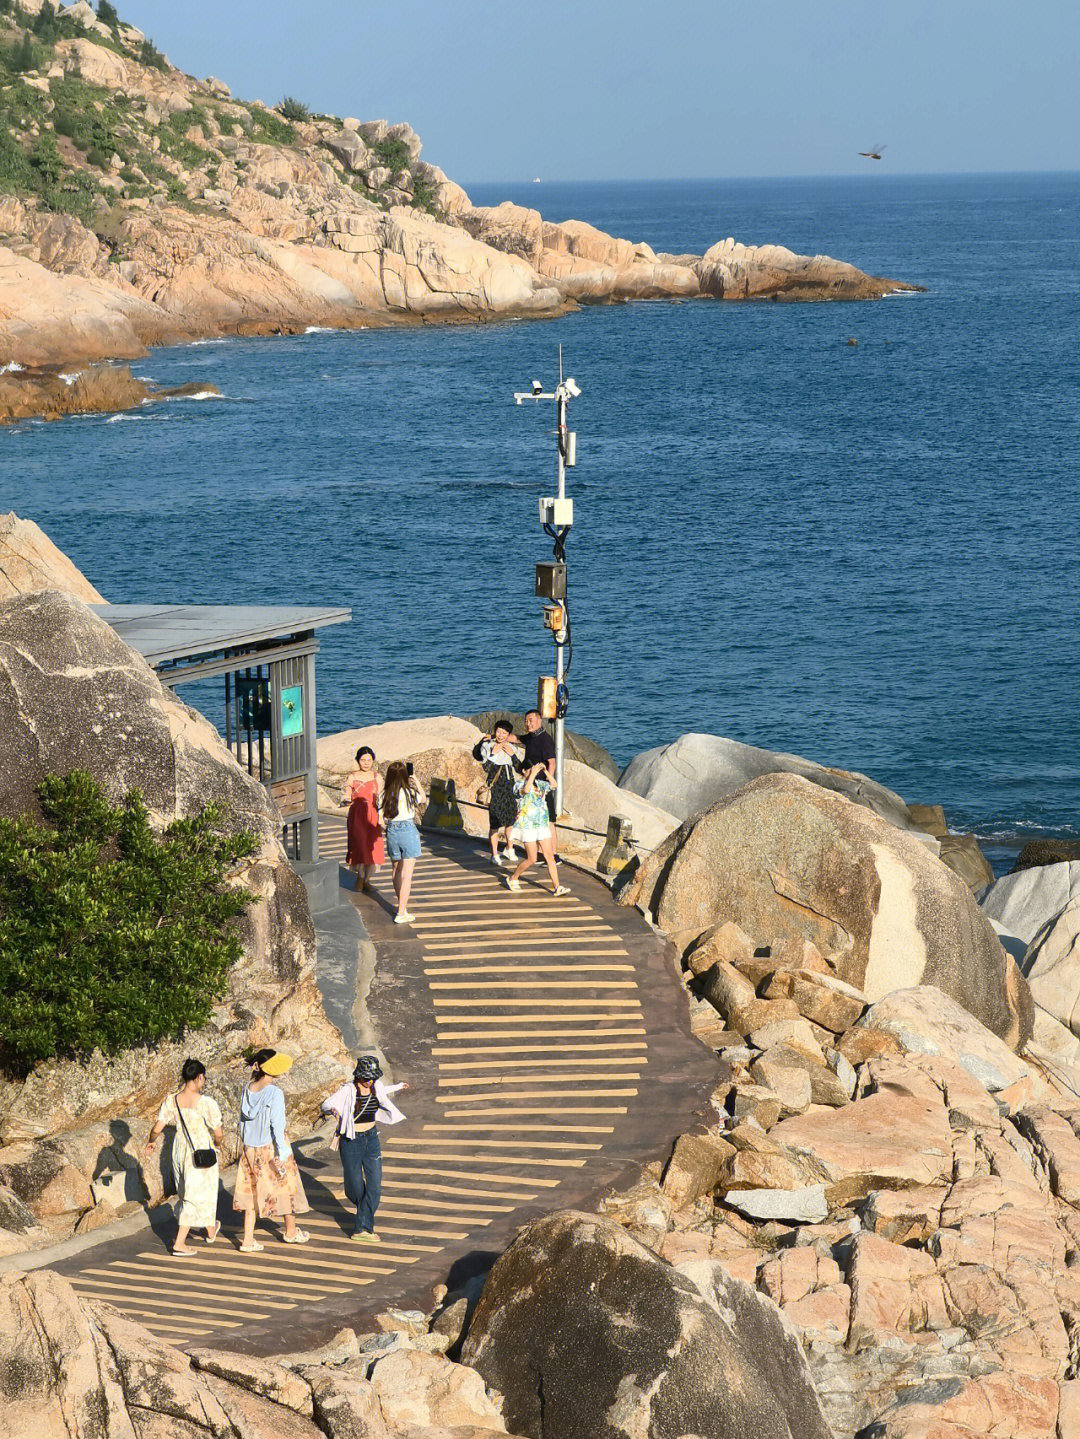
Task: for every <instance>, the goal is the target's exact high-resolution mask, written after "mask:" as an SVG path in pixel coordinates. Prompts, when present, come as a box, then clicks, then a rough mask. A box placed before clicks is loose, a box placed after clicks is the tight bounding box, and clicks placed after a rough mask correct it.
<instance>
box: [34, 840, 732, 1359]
mask: <svg viewBox="0 0 1080 1439" xmlns="http://www.w3.org/2000/svg"><path fill="white" fill-rule="evenodd" d="M321 842H322V844H323V846H324V852H325V853H326V854H328V855H332V854H335V853H337V854H339V855H342V856H343V854H344V825H343V824H342V823H341V822H340V821H337V820H330V819H327V820H326V821H324V827H323V832H322V837H321ZM539 875H540V871H539V868H538V869H537V870H534V871H533V872H532V876H531V877H530V878H532V879H533V882H531V883H530V882H529V879H528V878H527V880H526V882H525V884H524V887H523V890H522V892H521V893H520V894H511V893H510V892H509V891H508V890H507V889H506V888H505V886H504V884H503V881H502V872H501V871H497V870H494V869H493V868H492V867H491V865H490V863H489V862H488V856H487V851H486V848H483V847H481V846H478V845H476V844H475V843H473V842H470V841H467V840H464V839H461V838H458V837H456V836H454V837H451V836H437V835H436V836H425V838H424V857H423V858H422V859H421V861H420V862H419V863H418V865H417V870H416V880H415V884H414V889H413V901H412V903H411V905H410V907H411V909H412V911H413V913H414V914H415V915H416V916H417V921H416V924H415V925H414V926H413V927H411V928H409V927H405V926H395V925H394V924H393V922H392V914H393V908H392V899H393V894H392V888H391V884H390V873H389V867H386V868H385V869H384V870H382V871H381V872H380V875H379V879H378V884H377V888H376V893H375V894H373V895H371V896H357V897H356V901H355V902H356V903H357V904H358V907H359V908H360V911H361V914H362V916H363V920H364V924H365V926H366V928H367V930H368V933H369V934H370V936H371V938H372V940H373V941H374V943H375V946H376V949H377V952H378V966H377V970H376V975H375V979H374V981H373V983H372V987H371V991H370V994H369V996H368V1008H369V1010H370V1014H371V1017H372V1020H373V1022H374V1024H375V1027H376V1029H377V1031H378V1033H379V1035H380V1037H381V1042H382V1049H383V1051H384V1053H385V1054H386V1055H387V1057H388V1061H389V1063H390V1064H391V1066H392V1069H393V1078H395V1079H408V1080H409V1082H410V1085H411V1089H410V1090H409V1091H408V1092H406V1093H405V1094H404V1095H402V1096H400V1101H401V1107H402V1108H403V1109H404V1111H405V1113H406V1115H407V1116H408V1118H407V1122H406V1123H404V1124H401V1125H397V1126H395V1127H392V1128H387V1129H383V1130H382V1146H383V1156H384V1165H383V1180H384V1182H383V1200H382V1204H381V1206H380V1208H379V1212H378V1216H377V1229H378V1232H379V1234H380V1236H381V1238H382V1244H381V1246H380V1247H379V1248H375V1247H372V1248H370V1249H367V1248H365V1249H360V1248H358V1246H355V1245H353V1244H352V1243H351V1242H350V1241H349V1239H348V1233H349V1231H350V1228H351V1222H350V1221H351V1217H352V1216H351V1212H350V1211H348V1210H347V1209H346V1208H345V1206H344V1196H343V1192H342V1185H341V1169H340V1164H339V1162H338V1158H337V1156H336V1155H335V1154H332V1153H331V1152H330V1151H328V1150H327V1149H326V1148H325V1147H324V1146H323V1145H322V1144H321V1143H318V1142H317V1141H313V1142H310V1143H308V1144H306V1145H301V1146H298V1148H297V1158H298V1161H299V1163H300V1165H301V1169H302V1171H303V1174H304V1183H305V1188H306V1191H307V1194H308V1198H309V1200H310V1202H311V1205H312V1213H311V1214H310V1215H307V1216H305V1217H304V1218H303V1219H302V1220H301V1224H302V1226H303V1227H304V1228H306V1229H307V1230H309V1232H310V1233H311V1235H312V1241H311V1243H310V1244H308V1245H306V1246H304V1247H300V1248H291V1247H289V1248H287V1247H285V1246H284V1245H282V1244H281V1243H280V1242H279V1229H278V1226H277V1225H276V1224H274V1225H262V1226H260V1231H259V1232H260V1233H261V1237H262V1239H263V1241H264V1242H265V1245H266V1248H265V1250H264V1252H263V1253H261V1254H255V1255H245V1254H241V1253H239V1251H238V1250H237V1248H236V1244H237V1235H238V1228H239V1226H238V1224H237V1223H236V1220H237V1218H238V1216H235V1215H234V1214H233V1213H232V1210H231V1208H230V1207H229V1205H230V1204H231V1201H230V1200H229V1198H228V1196H225V1195H223V1196H222V1207H221V1214H222V1218H223V1219H224V1220H225V1232H224V1234H223V1235H222V1237H221V1238H220V1239H219V1240H218V1242H217V1244H216V1245H214V1246H213V1247H212V1248H211V1247H209V1246H205V1245H204V1244H203V1242H202V1240H201V1239H200V1240H196V1241H195V1243H196V1244H197V1246H198V1247H199V1254H198V1257H197V1258H194V1259H178V1258H173V1257H172V1256H171V1255H170V1253H169V1250H168V1243H169V1240H170V1238H171V1234H172V1232H173V1227H174V1226H173V1221H172V1218H171V1215H169V1214H168V1213H167V1212H166V1213H162V1212H160V1211H156V1212H155V1215H154V1219H153V1227H152V1228H151V1229H149V1230H147V1229H143V1230H142V1231H141V1232H140V1233H139V1234H136V1235H130V1236H128V1237H126V1238H121V1239H115V1240H111V1241H108V1240H107V1241H105V1242H103V1243H101V1244H99V1245H96V1246H95V1247H93V1248H91V1249H87V1250H84V1251H83V1252H82V1253H80V1254H78V1255H77V1256H74V1257H72V1258H70V1259H68V1260H65V1261H63V1262H61V1263H58V1264H56V1265H54V1266H53V1267H55V1268H57V1269H59V1270H60V1271H61V1272H63V1273H65V1274H67V1275H68V1277H69V1278H71V1279H72V1280H73V1282H74V1284H75V1287H76V1288H77V1289H78V1290H79V1292H80V1293H82V1294H85V1295H87V1296H92V1297H94V1298H97V1299H105V1300H108V1301H109V1302H110V1303H112V1304H115V1305H116V1306H117V1307H118V1308H119V1309H121V1310H122V1311H123V1312H124V1313H125V1314H127V1315H129V1316H130V1317H132V1318H133V1319H137V1320H139V1321H140V1322H141V1323H143V1324H146V1325H147V1326H148V1327H149V1328H151V1329H152V1330H154V1331H155V1332H156V1333H157V1334H159V1335H160V1336H161V1337H162V1338H164V1339H167V1340H169V1341H171V1342H174V1343H177V1344H180V1345H182V1346H184V1347H191V1346H194V1345H197V1344H212V1345H215V1346H218V1347H221V1348H227V1349H234V1350H243V1351H246V1352H251V1353H273V1352H282V1351H285V1350H295V1349H303V1348H307V1347H310V1346H314V1345H316V1344H319V1343H322V1342H323V1341H325V1340H326V1339H328V1338H329V1337H331V1336H332V1334H333V1333H334V1332H335V1330H337V1329H338V1328H340V1327H341V1326H342V1325H344V1324H349V1325H351V1326H353V1327H363V1326H364V1324H365V1323H366V1322H369V1321H370V1318H371V1316H372V1315H373V1314H374V1313H376V1312H377V1311H378V1310H380V1309H383V1308H386V1307H387V1306H390V1305H396V1306H400V1307H404V1308H414V1307H415V1308H424V1309H426V1308H428V1307H429V1306H430V1303H431V1290H432V1287H433V1286H434V1285H435V1284H437V1283H440V1282H443V1283H448V1284H449V1285H450V1286H451V1287H453V1286H454V1285H455V1284H457V1283H461V1282H463V1281H464V1280H465V1279H466V1278H468V1277H469V1275H470V1274H473V1273H475V1272H477V1271H478V1270H480V1269H483V1268H486V1267H487V1266H488V1265H489V1264H490V1262H491V1260H492V1259H493V1258H494V1257H495V1255H497V1254H498V1253H499V1252H500V1251H501V1249H502V1248H503V1247H504V1246H505V1244H506V1243H507V1241H508V1239H509V1238H510V1237H511V1235H512V1234H513V1232H514V1230H515V1229H516V1228H517V1227H518V1226H519V1225H521V1224H522V1223H524V1222H525V1221H527V1220H528V1219H531V1218H533V1217H535V1216H537V1215H539V1214H542V1213H544V1212H546V1211H547V1210H550V1209H553V1208H561V1207H567V1206H569V1207H583V1206H590V1205H593V1204H595V1202H596V1201H597V1200H598V1199H599V1197H600V1195H601V1194H602V1193H603V1192H604V1191H605V1190H606V1189H608V1188H609V1187H610V1186H611V1185H613V1184H615V1183H624V1182H629V1181H632V1179H633V1178H634V1176H635V1174H636V1173H637V1172H638V1170H639V1169H640V1166H641V1165H642V1164H643V1163H644V1162H646V1161H647V1160H649V1159H653V1158H658V1157H662V1156H664V1155H666V1153H667V1152H668V1150H669V1149H670V1145H671V1143H672V1140H673V1139H674V1137H675V1136H676V1135H677V1134H679V1133H682V1132H684V1131H685V1130H687V1129H689V1128H691V1127H692V1126H693V1125H694V1123H695V1122H696V1121H697V1120H698V1119H700V1118H702V1117H703V1116H705V1115H706V1114H707V1101H708V1096H709V1093H710V1092H711V1090H712V1088H713V1087H714V1085H715V1083H716V1081H717V1076H718V1067H717V1061H716V1059H715V1056H713V1055H712V1054H711V1053H710V1051H709V1050H707V1049H706V1048H705V1047H704V1046H703V1045H702V1044H700V1043H699V1042H698V1041H697V1040H696V1039H694V1038H693V1037H692V1036H691V1033H690V1024H689V1017H688V1013H687V1005H686V999H685V996H684V994H683V990H682V987H681V984H680V983H679V980H678V977H677V975H676V972H675V968H674V962H673V956H672V954H671V953H670V949H669V947H668V946H665V944H664V943H663V942H662V941H661V940H660V939H659V938H658V937H657V936H656V935H655V934H654V933H653V932H652V931H651V930H650V929H649V928H648V926H647V925H646V924H645V923H644V921H643V920H642V919H641V917H640V915H638V914H637V913H636V912H635V911H633V910H627V909H620V908H619V907H618V906H617V905H616V904H615V903H614V902H613V900H612V898H611V896H610V894H609V892H608V890H607V889H606V887H605V886H604V884H603V883H602V882H601V881H600V880H598V879H596V878H594V877H593V876H591V875H587V874H584V873H581V872H578V871H576V870H573V869H571V868H569V867H568V866H565V867H564V873H563V880H564V882H565V883H568V884H569V886H570V889H571V894H570V895H568V896H566V897H564V898H561V899H555V898H554V897H553V896H552V895H551V893H550V891H549V890H548V889H547V887H546V879H545V881H544V883H543V885H542V884H541V880H540V877H539ZM351 879H352V877H351V876H347V875H345V874H344V872H343V882H347V883H350V884H351ZM287 1092H288V1091H287V1083H286V1095H287Z"/></svg>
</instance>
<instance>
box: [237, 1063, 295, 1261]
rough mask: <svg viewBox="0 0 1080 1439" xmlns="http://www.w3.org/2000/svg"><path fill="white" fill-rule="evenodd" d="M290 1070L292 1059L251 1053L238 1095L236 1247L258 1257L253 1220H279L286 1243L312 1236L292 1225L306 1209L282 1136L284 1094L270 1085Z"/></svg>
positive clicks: (293, 1164) (285, 1141)
mask: <svg viewBox="0 0 1080 1439" xmlns="http://www.w3.org/2000/svg"><path fill="white" fill-rule="evenodd" d="M291 1068H292V1057H291V1055H288V1054H282V1053H280V1052H279V1051H278V1050H275V1049H260V1050H259V1051H258V1052H257V1053H256V1054H254V1055H252V1058H251V1079H250V1080H249V1082H248V1083H247V1085H245V1087H244V1092H243V1094H242V1095H241V1096H240V1121H239V1127H240V1154H239V1157H238V1160H237V1166H236V1190H235V1192H234V1194H233V1208H234V1209H238V1210H240V1211H241V1212H242V1214H243V1216H244V1237H243V1239H242V1240H241V1242H240V1248H241V1250H242V1251H243V1252H244V1253H245V1254H257V1253H258V1252H259V1251H260V1250H261V1249H262V1247H263V1246H262V1245H261V1244H260V1243H258V1241H257V1240H256V1238H255V1221H256V1220H257V1219H284V1221H285V1232H284V1234H283V1235H282V1239H283V1240H284V1241H285V1243H286V1244H306V1243H307V1242H308V1240H309V1239H310V1237H311V1236H310V1235H309V1234H308V1233H307V1232H306V1231H305V1230H303V1229H297V1227H296V1216H297V1215H298V1214H306V1213H307V1211H308V1210H309V1209H310V1208H311V1206H310V1205H309V1204H308V1202H307V1196H306V1195H305V1193H304V1186H303V1184H302V1183H301V1181H300V1171H299V1169H297V1167H296V1160H295V1159H294V1158H293V1152H292V1146H291V1145H290V1144H289V1141H288V1138H287V1137H286V1134H285V1096H284V1094H282V1092H281V1090H280V1089H279V1088H278V1087H277V1085H276V1084H272V1083H271V1080H273V1079H277V1078H278V1077H280V1076H281V1075H282V1074H287V1073H288V1071H289V1070H290V1069H291Z"/></svg>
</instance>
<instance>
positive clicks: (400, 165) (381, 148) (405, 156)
mask: <svg viewBox="0 0 1080 1439" xmlns="http://www.w3.org/2000/svg"><path fill="white" fill-rule="evenodd" d="M371 148H372V149H373V150H374V151H375V153H376V155H378V157H379V159H380V160H381V161H382V163H383V164H384V165H385V166H386V168H387V169H388V170H393V171H394V173H395V174H396V173H397V172H398V170H407V169H408V168H409V166H410V165H411V164H412V156H411V155H410V154H409V147H408V145H406V143H405V141H404V140H389V139H388V140H379V141H378V142H377V144H374V145H372V147H371Z"/></svg>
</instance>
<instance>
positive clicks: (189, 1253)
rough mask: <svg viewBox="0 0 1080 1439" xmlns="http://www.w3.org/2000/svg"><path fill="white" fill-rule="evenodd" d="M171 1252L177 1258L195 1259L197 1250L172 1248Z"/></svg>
mask: <svg viewBox="0 0 1080 1439" xmlns="http://www.w3.org/2000/svg"><path fill="white" fill-rule="evenodd" d="M169 1253H170V1254H172V1255H173V1256H174V1257H175V1258H177V1259H194V1258H195V1253H196V1251H195V1250H194V1249H170V1250H169Z"/></svg>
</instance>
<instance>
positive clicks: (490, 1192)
mask: <svg viewBox="0 0 1080 1439" xmlns="http://www.w3.org/2000/svg"><path fill="white" fill-rule="evenodd" d="M491 1112H492V1113H493V1114H497V1113H498V1112H499V1111H498V1110H492V1111H491ZM508 1112H510V1113H512V1112H513V1111H508ZM540 1112H541V1111H539V1110H538V1111H537V1113H540ZM504 1178H505V1176H504ZM385 1187H386V1189H389V1190H409V1189H423V1190H425V1191H427V1192H430V1193H435V1194H458V1195H466V1194H469V1195H474V1194H475V1195H477V1196H478V1197H480V1198H483V1199H535V1198H536V1195H535V1194H522V1193H521V1192H520V1191H519V1190H511V1189H507V1190H501V1189H500V1190H496V1189H463V1188H462V1187H461V1186H460V1185H458V1184H405V1183H403V1182H402V1181H401V1180H400V1179H392V1180H391V1181H390V1182H389V1183H388V1184H387V1185H386V1186H385ZM469 1208H476V1209H484V1210H486V1211H487V1212H488V1213H491V1212H494V1213H496V1214H513V1212H514V1206H513V1205H512V1204H506V1205H491V1204H485V1205H479V1204H478V1205H472V1204H470V1205H469Z"/></svg>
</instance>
